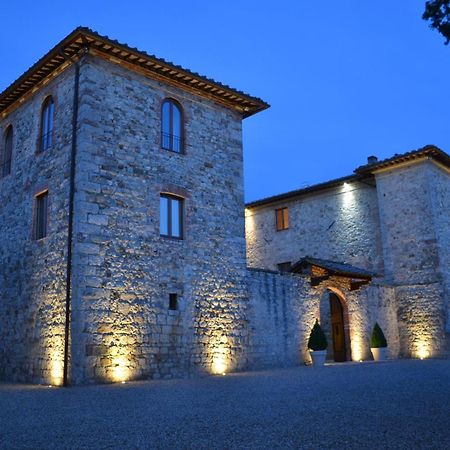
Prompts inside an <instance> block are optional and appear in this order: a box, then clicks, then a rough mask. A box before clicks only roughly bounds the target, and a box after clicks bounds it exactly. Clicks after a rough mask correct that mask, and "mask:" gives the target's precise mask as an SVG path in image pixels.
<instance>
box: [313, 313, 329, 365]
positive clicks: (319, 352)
mask: <svg viewBox="0 0 450 450" xmlns="http://www.w3.org/2000/svg"><path fill="white" fill-rule="evenodd" d="M327 347H328V342H327V337H326V336H325V333H324V332H323V330H322V327H321V326H320V325H319V321H318V320H317V319H316V323H315V324H314V326H313V328H312V330H311V334H310V335H309V340H308V349H309V350H310V354H311V359H312V363H313V365H314V366H322V365H323V364H324V363H325V358H326V355H327V352H326V350H327Z"/></svg>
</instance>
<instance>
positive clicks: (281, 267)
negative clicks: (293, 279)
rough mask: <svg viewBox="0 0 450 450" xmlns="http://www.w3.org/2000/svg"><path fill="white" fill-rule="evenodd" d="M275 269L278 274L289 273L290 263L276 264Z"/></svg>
mask: <svg viewBox="0 0 450 450" xmlns="http://www.w3.org/2000/svg"><path fill="white" fill-rule="evenodd" d="M277 267H278V270H279V271H280V272H289V271H290V270H291V262H290V261H289V262H283V263H280V264H277Z"/></svg>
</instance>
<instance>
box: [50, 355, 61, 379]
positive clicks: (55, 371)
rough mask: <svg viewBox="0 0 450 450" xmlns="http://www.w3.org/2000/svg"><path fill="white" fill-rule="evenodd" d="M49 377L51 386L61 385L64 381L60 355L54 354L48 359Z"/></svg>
mask: <svg viewBox="0 0 450 450" xmlns="http://www.w3.org/2000/svg"><path fill="white" fill-rule="evenodd" d="M50 378H51V383H52V385H53V386H62V385H63V382H64V361H63V358H62V356H61V355H59V354H55V355H52V356H51V360H50Z"/></svg>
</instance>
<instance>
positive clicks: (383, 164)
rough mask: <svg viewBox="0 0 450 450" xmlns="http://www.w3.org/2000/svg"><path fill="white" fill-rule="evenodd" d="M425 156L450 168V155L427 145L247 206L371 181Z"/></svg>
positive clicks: (265, 203) (250, 206) (252, 206)
mask: <svg viewBox="0 0 450 450" xmlns="http://www.w3.org/2000/svg"><path fill="white" fill-rule="evenodd" d="M423 158H429V159H431V160H434V161H437V162H439V163H441V164H443V165H444V166H446V167H449V168H450V156H449V155H448V154H447V153H445V152H444V151H443V150H441V149H440V148H438V147H436V146H434V145H427V146H425V147H422V148H420V149H418V150H413V151H411V152H407V153H402V154H400V155H394V156H393V157H391V158H387V159H383V160H381V161H376V162H374V163H372V164H365V165H364V166H360V167H358V168H357V169H355V171H354V172H355V173H354V174H352V175H348V176H346V177H342V178H336V179H334V180H330V181H326V182H324V183H319V184H315V185H313V186H308V187H306V188H302V189H296V190H294V191H289V192H285V193H283V194H278V195H274V196H271V197H266V198H263V199H260V200H255V201H253V202H249V203H247V204H246V205H245V206H246V208H255V207H257V206H263V205H268V204H271V203H277V202H281V201H286V200H291V199H293V198H296V197H301V196H303V195H308V194H313V193H316V192H319V191H322V190H324V189H329V188H333V187H336V186H340V185H342V184H343V183H346V182H352V181H363V180H366V181H369V180H370V178H372V177H373V173H374V172H376V171H377V170H381V169H385V168H389V167H393V166H396V165H399V164H404V163H408V162H413V161H417V160H420V159H423Z"/></svg>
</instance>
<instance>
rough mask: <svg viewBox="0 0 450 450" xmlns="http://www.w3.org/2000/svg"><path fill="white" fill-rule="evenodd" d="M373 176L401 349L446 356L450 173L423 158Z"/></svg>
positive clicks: (406, 353)
mask: <svg viewBox="0 0 450 450" xmlns="http://www.w3.org/2000/svg"><path fill="white" fill-rule="evenodd" d="M376 181H377V187H378V188H377V191H378V199H379V204H380V218H381V231H382V236H383V239H382V242H383V254H384V260H385V280H386V283H388V284H391V285H393V286H394V287H395V292H396V298H397V303H398V322H399V330H400V340H401V354H402V355H403V356H412V357H430V356H431V357H432V356H441V355H444V354H445V352H446V351H447V350H446V348H445V327H446V320H448V319H447V317H446V316H447V314H446V309H447V308H448V279H449V270H450V266H449V264H448V262H449V250H448V245H449V239H450V237H449V227H450V226H449V223H450V218H449V217H450V216H449V209H448V201H449V200H448V193H449V185H450V177H449V176H448V173H445V172H444V171H443V170H441V169H440V168H438V167H436V166H435V165H434V164H433V163H431V162H429V161H425V162H421V163H417V164H413V165H409V166H406V167H400V168H394V169H393V170H389V171H386V172H383V173H380V174H378V175H377V177H376ZM447 327H448V325H447Z"/></svg>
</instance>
